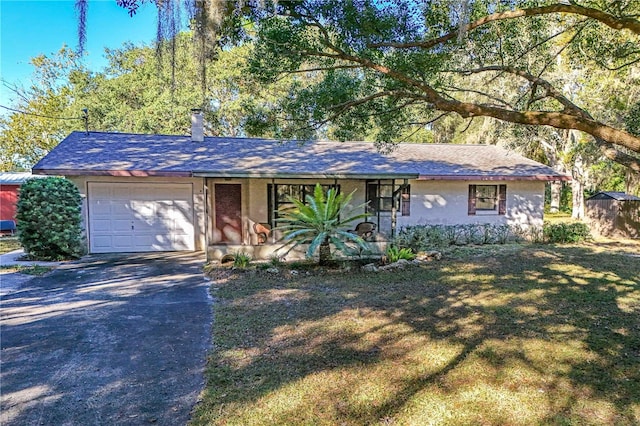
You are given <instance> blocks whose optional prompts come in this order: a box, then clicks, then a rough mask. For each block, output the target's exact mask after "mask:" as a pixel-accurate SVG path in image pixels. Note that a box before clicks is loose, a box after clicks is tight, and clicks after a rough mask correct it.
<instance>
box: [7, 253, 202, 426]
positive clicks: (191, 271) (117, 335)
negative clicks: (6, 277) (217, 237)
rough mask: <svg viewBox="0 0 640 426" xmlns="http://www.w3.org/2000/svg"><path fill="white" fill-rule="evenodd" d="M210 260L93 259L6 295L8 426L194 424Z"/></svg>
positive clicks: (60, 269) (188, 256)
mask: <svg viewBox="0 0 640 426" xmlns="http://www.w3.org/2000/svg"><path fill="white" fill-rule="evenodd" d="M203 263H204V258H203V257H202V256H201V255H199V254H193V253H189V254H177V253H169V254H167V253H162V254H153V255H129V256H123V255H119V256H113V255H100V256H96V255H94V256H88V257H86V258H83V259H82V260H81V261H77V262H71V263H66V264H63V265H60V266H58V268H57V269H56V270H55V271H53V272H51V273H49V274H47V275H45V276H42V277H34V278H31V279H29V280H27V281H25V282H23V283H21V284H20V285H19V286H18V287H17V288H15V289H14V290H13V291H9V292H8V293H7V294H5V295H4V296H3V297H2V301H1V305H0V327H1V330H0V332H1V333H2V339H1V350H2V352H1V354H0V355H1V356H0V385H1V389H0V424H2V425H27V424H29V425H117V424H123V425H143V424H146V425H148V424H155V425H181V424H185V423H186V422H187V421H188V419H189V413H190V411H191V409H192V407H193V406H194V404H195V402H196V400H197V397H198V394H199V392H200V391H201V390H202V387H203V385H204V379H203V370H204V362H205V356H206V351H207V350H208V348H209V336H210V326H211V301H210V299H209V296H208V284H207V283H206V282H205V280H204V278H203V274H202V265H203ZM0 279H2V276H0Z"/></svg>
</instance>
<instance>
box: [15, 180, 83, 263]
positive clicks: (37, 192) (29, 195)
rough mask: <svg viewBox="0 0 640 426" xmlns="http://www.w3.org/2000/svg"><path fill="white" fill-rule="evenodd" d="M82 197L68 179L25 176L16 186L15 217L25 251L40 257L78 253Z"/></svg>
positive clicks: (68, 256)
mask: <svg viewBox="0 0 640 426" xmlns="http://www.w3.org/2000/svg"><path fill="white" fill-rule="evenodd" d="M81 206H82V199H81V197H80V192H79V191H78V188H76V186H75V185H74V184H73V183H72V182H71V181H69V180H67V179H64V178H57V177H48V178H44V179H29V180H27V181H26V182H25V183H24V184H23V185H22V186H21V187H20V195H19V198H18V204H17V214H16V219H17V221H18V238H19V240H20V243H21V244H22V247H23V248H24V250H25V252H26V253H27V254H28V255H29V256H30V257H32V258H35V259H42V260H62V259H72V258H78V257H80V256H82V254H83V253H84V244H83V239H82V226H81V224H82V215H81V211H82V207H81Z"/></svg>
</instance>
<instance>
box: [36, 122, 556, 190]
mask: <svg viewBox="0 0 640 426" xmlns="http://www.w3.org/2000/svg"><path fill="white" fill-rule="evenodd" d="M33 171H34V173H40V174H62V175H92V174H94V175H95V174H102V175H130V176H152V175H166V176H172V175H173V176H239V177H244V176H248V177H251V176H255V177H318V176H326V177H354V178H357V177H360V178H364V177H371V178H374V177H376V178H384V177H389V178H391V177H396V178H400V177H404V178H419V179H487V180H490V179H505V180H508V179H539V180H566V179H568V178H567V177H566V176H564V175H561V174H559V173H557V172H555V171H554V170H553V169H551V168H550V167H548V166H545V165H543V164H540V163H538V162H535V161H533V160H530V159H527V158H525V157H523V156H521V155H518V154H516V153H514V152H510V151H507V150H505V149H502V148H499V147H497V146H492V145H452V144H399V145H398V146H397V147H396V149H395V150H394V151H392V152H391V153H389V154H383V153H380V152H378V150H377V149H376V147H375V145H374V144H373V143H367V142H322V141H309V142H306V143H303V144H301V143H300V142H298V141H284V142H281V141H276V140H270V139H257V138H217V137H215V138H214V137H207V138H205V140H204V142H193V141H191V138H190V137H189V136H168V135H138V134H126V133H99V132H91V133H89V134H86V133H84V132H73V133H71V134H70V135H69V136H68V137H67V138H65V139H64V140H63V141H62V142H61V143H60V144H59V145H58V146H57V147H56V148H54V149H53V150H52V151H51V152H50V153H49V154H48V155H47V156H45V157H44V158H43V159H42V160H41V161H40V162H39V163H38V164H37V165H36V166H35V167H34V168H33Z"/></svg>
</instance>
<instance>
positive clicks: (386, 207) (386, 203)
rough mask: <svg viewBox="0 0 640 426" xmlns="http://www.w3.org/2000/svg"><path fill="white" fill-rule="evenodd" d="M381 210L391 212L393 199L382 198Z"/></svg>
mask: <svg viewBox="0 0 640 426" xmlns="http://www.w3.org/2000/svg"><path fill="white" fill-rule="evenodd" d="M380 204H381V206H380V210H381V211H383V212H390V211H391V208H392V207H393V205H392V204H393V203H392V199H391V198H381V199H380Z"/></svg>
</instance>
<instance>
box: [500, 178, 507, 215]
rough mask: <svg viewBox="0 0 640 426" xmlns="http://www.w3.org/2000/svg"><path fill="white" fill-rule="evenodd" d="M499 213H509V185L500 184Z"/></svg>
mask: <svg viewBox="0 0 640 426" xmlns="http://www.w3.org/2000/svg"><path fill="white" fill-rule="evenodd" d="M498 214H502V215H504V214H507V185H500V188H499V191H498Z"/></svg>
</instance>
